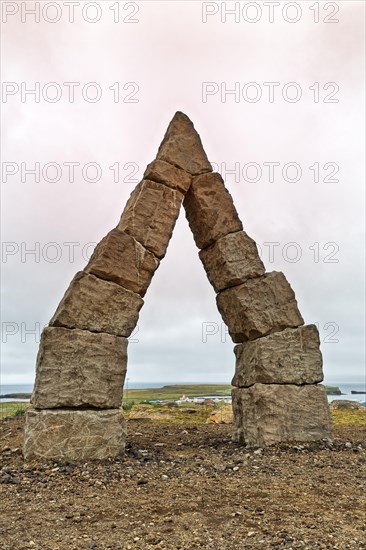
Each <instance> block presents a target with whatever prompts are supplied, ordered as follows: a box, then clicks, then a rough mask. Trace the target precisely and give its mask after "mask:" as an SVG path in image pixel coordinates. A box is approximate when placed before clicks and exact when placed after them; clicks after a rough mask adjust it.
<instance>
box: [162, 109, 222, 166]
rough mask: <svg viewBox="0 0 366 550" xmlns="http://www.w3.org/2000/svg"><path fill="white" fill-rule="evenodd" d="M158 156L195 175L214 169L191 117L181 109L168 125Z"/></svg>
mask: <svg viewBox="0 0 366 550" xmlns="http://www.w3.org/2000/svg"><path fill="white" fill-rule="evenodd" d="M156 158H157V160H164V161H165V162H169V163H170V164H173V165H174V166H177V167H178V168H182V169H183V170H185V171H186V172H188V173H189V174H193V175H196V174H202V173H203V172H211V171H212V167H211V164H210V163H209V161H208V159H207V155H206V153H205V151H204V150H203V147H202V143H201V139H200V136H199V135H198V134H197V132H196V130H195V129H194V126H193V124H192V122H191V121H190V120H189V118H188V117H187V116H186V115H185V114H184V113H181V112H179V111H178V112H177V113H176V114H175V115H174V117H173V119H172V121H171V123H170V124H169V126H168V129H167V131H166V133H165V136H164V139H163V141H162V142H161V145H160V147H159V151H158V154H157V155H156Z"/></svg>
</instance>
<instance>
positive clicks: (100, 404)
mask: <svg viewBox="0 0 366 550" xmlns="http://www.w3.org/2000/svg"><path fill="white" fill-rule="evenodd" d="M182 203H183V206H184V208H185V211H186V216H187V219H188V222H189V225H190V228H191V230H192V232H193V236H194V239H195V242H196V244H197V247H198V248H199V249H200V252H199V256H200V259H201V261H202V263H203V266H204V268H205V271H206V273H207V277H208V279H209V281H210V283H211V284H212V286H213V287H214V289H215V292H216V293H217V298H216V300H217V307H218V309H219V311H220V313H221V315H222V318H223V320H224V322H225V323H226V324H227V326H228V328H229V333H230V335H231V338H232V340H233V341H234V342H235V343H237V345H236V346H235V355H236V368H235V375H234V378H233V382H232V383H233V385H234V386H235V388H234V390H233V411H234V431H233V437H234V439H235V440H236V441H238V442H241V443H243V444H249V445H258V446H265V445H269V444H271V443H275V442H278V441H289V440H298V441H309V440H316V439H322V438H328V437H330V436H331V428H330V416H329V411H328V405H327V398H326V394H325V389H324V387H323V386H321V385H319V382H321V381H322V379H323V372H322V356H321V352H320V349H319V335H318V331H317V328H316V326H315V325H304V321H303V318H302V317H301V314H300V312H299V309H298V306H297V302H296V299H295V294H294V292H293V290H292V288H291V286H290V285H289V283H288V282H287V280H286V278H285V276H284V275H283V273H279V272H275V271H273V272H270V273H266V272H265V268H264V265H263V263H262V261H261V259H260V258H259V255H258V251H257V247H256V244H255V242H254V241H253V240H252V239H251V238H250V237H249V236H248V235H247V234H246V233H245V232H244V231H243V225H242V223H241V221H240V219H239V216H238V213H237V211H236V209H235V207H234V204H233V201H232V198H231V196H230V194H229V192H228V191H227V189H226V188H225V185H224V182H223V180H222V178H221V176H220V174H217V173H213V172H212V167H211V165H210V163H209V161H208V159H207V156H206V153H205V152H204V150H203V148H202V144H201V140H200V137H199V135H198V134H197V132H196V131H195V129H194V127H193V124H192V122H191V121H190V120H189V118H188V117H187V116H186V115H184V114H183V113H181V112H177V113H176V114H175V116H174V118H173V120H172V121H171V123H170V125H169V127H168V129H167V131H166V134H165V136H164V139H163V141H162V143H161V145H160V147H159V150H158V154H157V156H156V159H155V160H154V161H153V162H152V163H151V164H149V165H148V167H147V168H146V171H145V173H144V177H143V180H142V181H141V182H140V183H139V184H138V185H137V187H136V188H135V189H134V191H133V192H132V194H131V196H130V198H129V200H128V201H127V204H126V207H125V209H124V211H123V213H122V216H121V219H120V221H119V223H118V225H117V227H115V228H114V229H112V230H111V231H110V232H109V233H108V234H107V235H106V236H105V237H104V238H103V239H102V240H101V242H100V243H99V244H98V245H97V246H96V248H95V250H94V253H93V255H92V257H91V258H90V261H89V263H88V264H87V266H86V267H85V269H84V270H83V271H80V272H79V273H77V274H76V275H75V277H74V279H73V280H72V281H71V283H70V286H69V288H68V289H67V291H66V293H65V295H64V297H63V298H62V300H61V302H60V304H59V306H58V308H57V310H56V312H55V314H54V316H53V317H52V319H51V321H50V323H49V326H48V327H46V328H45V329H44V331H43V333H42V337H41V342H40V346H39V352H38V356H37V365H36V381H35V386H34V391H33V395H32V399H31V402H32V404H33V408H32V409H30V410H29V411H28V412H27V415H26V426H25V437H24V456H25V458H26V459H31V458H40V459H41V458H42V459H43V458H57V459H66V460H72V461H74V460H81V459H87V460H89V459H96V458H98V459H102V458H107V457H115V456H118V455H121V454H123V452H124V448H125V441H126V423H125V420H124V417H123V411H122V409H121V408H120V407H121V400H122V388H123V384H124V380H125V375H126V370H127V343H128V341H127V338H128V336H129V335H130V334H131V333H132V331H133V329H134V327H135V326H136V324H137V321H138V317H139V311H140V309H141V307H142V305H143V303H144V300H143V297H144V295H145V293H146V291H147V289H148V287H149V284H150V282H151V279H152V277H153V275H154V273H155V271H156V270H157V268H158V267H159V264H160V262H161V260H162V259H163V258H164V256H165V254H166V251H167V247H168V243H169V240H170V238H171V236H172V232H173V229H174V225H175V222H176V220H177V217H178V214H179V210H180V207H181V205H182Z"/></svg>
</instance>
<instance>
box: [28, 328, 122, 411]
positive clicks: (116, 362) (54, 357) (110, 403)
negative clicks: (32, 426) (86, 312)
mask: <svg viewBox="0 0 366 550" xmlns="http://www.w3.org/2000/svg"><path fill="white" fill-rule="evenodd" d="M127 343H128V341H127V339H126V338H122V337H119V336H113V335H111V334H104V333H102V332H89V331H87V330H79V329H67V328H62V327H46V328H45V329H44V331H43V333H42V337H41V342H40V345H39V350H38V355H37V366H36V381H35V385H34V390H33V395H32V399H31V402H32V403H33V405H34V407H35V408H37V409H38V408H39V409H53V408H56V407H98V408H101V409H108V408H110V409H112V408H117V407H119V406H120V405H121V400H122V388H123V383H124V380H125V375H126V368H127Z"/></svg>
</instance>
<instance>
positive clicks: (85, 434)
mask: <svg viewBox="0 0 366 550" xmlns="http://www.w3.org/2000/svg"><path fill="white" fill-rule="evenodd" d="M126 435H127V429H126V422H125V419H124V417H123V412H122V410H121V409H108V410H104V411H97V410H85V409H84V410H72V409H71V410H68V409H53V410H42V411H36V410H32V409H30V410H29V411H27V414H26V424H25V432H24V446H23V453H24V458H25V460H51V459H57V460H61V461H62V460H64V461H71V462H77V461H80V460H95V459H99V460H102V459H105V458H115V457H119V456H121V457H122V456H123V455H124V452H125V444H126Z"/></svg>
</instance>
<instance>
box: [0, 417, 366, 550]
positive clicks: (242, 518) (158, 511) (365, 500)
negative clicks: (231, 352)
mask: <svg viewBox="0 0 366 550" xmlns="http://www.w3.org/2000/svg"><path fill="white" fill-rule="evenodd" d="M23 422H24V419H23V418H22V417H20V418H19V417H9V418H6V419H4V420H3V421H2V422H1V423H0V437H1V441H0V449H1V452H0V458H1V465H2V470H1V474H0V481H1V484H0V488H1V490H2V499H1V502H2V508H3V510H2V514H1V520H0V548H6V549H12V550H13V549H42V550H43V549H45V550H46V549H52V550H54V549H62V550H69V549H70V550H71V549H72V550H73V549H75V550H82V549H93V550H102V549H141V550H147V549H149V548H164V549H196V548H209V549H215V550H216V549H219V550H221V549H243V550H244V549H256V548H260V549H264V550H266V549H276V548H281V549H282V548H287V549H291V548H293V549H297V548H301V549H308V550H314V549H318V548H323V549H339V550H344V549H351V548H352V549H355V548H357V549H366V426H353V427H349V426H348V427H347V426H339V427H336V428H335V439H334V441H333V444H329V443H326V442H320V443H312V444H307V445H305V444H303V445H300V444H293V445H279V446H274V447H271V448H269V449H266V450H264V451H261V450H250V451H249V450H246V449H244V448H241V447H238V446H237V445H236V444H233V443H232V442H231V439H230V432H231V427H230V426H228V425H199V424H198V425H192V424H185V425H184V424H183V425H182V424H168V423H153V422H143V421H137V420H130V421H129V423H128V429H129V439H128V441H129V443H128V449H127V454H126V457H125V459H124V460H123V461H120V460H113V461H102V462H100V461H95V462H90V463H82V464H78V465H72V464H71V465H65V464H59V463H57V462H53V463H48V464H41V465H35V464H33V465H32V464H28V465H24V463H23V458H22V453H21V446H22V431H23Z"/></svg>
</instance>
